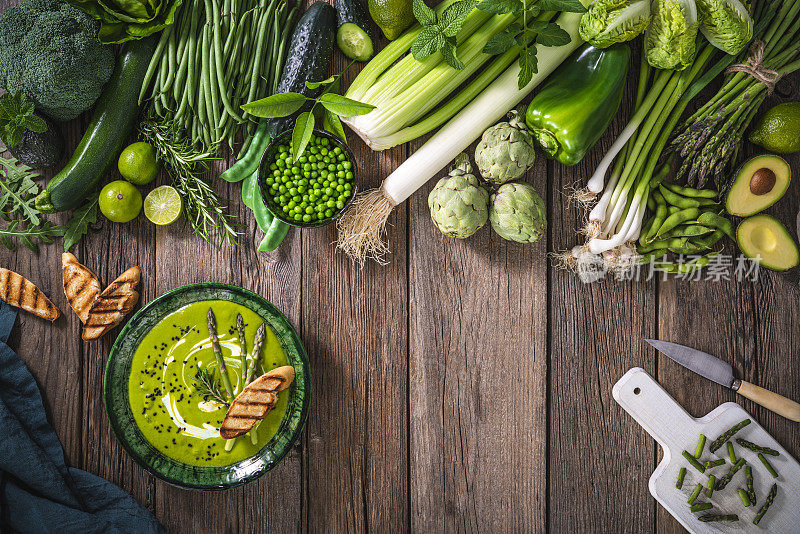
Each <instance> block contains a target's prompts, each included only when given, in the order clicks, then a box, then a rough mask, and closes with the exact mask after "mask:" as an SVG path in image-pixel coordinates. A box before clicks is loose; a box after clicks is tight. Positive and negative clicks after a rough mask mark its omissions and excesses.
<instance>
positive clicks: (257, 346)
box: [246, 323, 267, 384]
mask: <svg viewBox="0 0 800 534" xmlns="http://www.w3.org/2000/svg"><path fill="white" fill-rule="evenodd" d="M266 337H267V327H266V326H265V325H264V323H261V326H259V327H258V330H256V337H255V339H254V340H253V358H252V365H251V366H250V369H249V370H248V371H247V380H246V383H247V384H249V383H250V382H252V381H253V380H254V379H255V377H256V368H257V367H258V360H259V359H260V358H261V348H262V347H263V346H264V339H266Z"/></svg>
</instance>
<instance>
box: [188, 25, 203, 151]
mask: <svg viewBox="0 0 800 534" xmlns="http://www.w3.org/2000/svg"><path fill="white" fill-rule="evenodd" d="M199 18H200V15H199V10H196V9H194V10H192V24H191V26H190V30H189V40H188V41H189V42H188V43H187V45H186V46H187V47H188V50H187V59H188V65H187V72H186V91H187V92H188V97H189V98H188V101H189V102H188V105H189V107H190V108H192V109H194V106H195V103H196V100H195V96H196V94H197V92H196V91H197V85H196V84H197V78H196V76H197V71H196V68H195V67H196V63H197V24H198V22H199ZM192 138H194V136H192Z"/></svg>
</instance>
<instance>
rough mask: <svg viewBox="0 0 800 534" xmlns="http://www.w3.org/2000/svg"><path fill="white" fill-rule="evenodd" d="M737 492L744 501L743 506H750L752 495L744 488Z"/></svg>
mask: <svg viewBox="0 0 800 534" xmlns="http://www.w3.org/2000/svg"><path fill="white" fill-rule="evenodd" d="M736 491H737V492H738V493H739V498H740V499H742V504H743V505H745V506H750V494H749V493H747V491H746V490H743V489H742V488H739V489H738V490H736Z"/></svg>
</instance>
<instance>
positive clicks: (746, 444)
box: [736, 439, 781, 456]
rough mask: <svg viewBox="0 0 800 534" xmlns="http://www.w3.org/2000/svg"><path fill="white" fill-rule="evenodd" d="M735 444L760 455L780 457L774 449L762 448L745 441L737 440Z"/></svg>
mask: <svg viewBox="0 0 800 534" xmlns="http://www.w3.org/2000/svg"><path fill="white" fill-rule="evenodd" d="M736 443H738V444H739V445H741V446H742V447H744V448H745V449H750V450H751V451H753V452H760V453H762V454H769V455H770V456H780V454H781V453H779V452H778V451H776V450H775V449H770V448H769V447H762V446H761V445H756V444H755V443H753V442H750V441H747V440H746V439H737V440H736Z"/></svg>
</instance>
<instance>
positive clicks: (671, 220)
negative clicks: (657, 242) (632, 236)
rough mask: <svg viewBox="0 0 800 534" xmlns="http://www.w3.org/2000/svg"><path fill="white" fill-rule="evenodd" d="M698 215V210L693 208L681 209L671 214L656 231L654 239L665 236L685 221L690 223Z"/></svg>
mask: <svg viewBox="0 0 800 534" xmlns="http://www.w3.org/2000/svg"><path fill="white" fill-rule="evenodd" d="M699 214H700V210H698V209H697V208H696V207H695V208H687V209H682V210H680V211H677V212H675V213H673V214H672V215H670V216H668V217H667V218H666V219H665V220H664V223H663V224H662V225H661V228H659V229H658V231H657V232H656V237H661V236H662V235H664V234H666V233H667V232H669V231H670V230H672V229H673V228H675V227H676V226H678V225H680V224H683V223H685V222H686V221H691V220H693V219H695V218H696V217H697V216H698V215H699Z"/></svg>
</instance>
